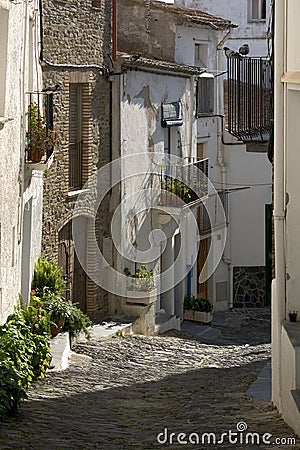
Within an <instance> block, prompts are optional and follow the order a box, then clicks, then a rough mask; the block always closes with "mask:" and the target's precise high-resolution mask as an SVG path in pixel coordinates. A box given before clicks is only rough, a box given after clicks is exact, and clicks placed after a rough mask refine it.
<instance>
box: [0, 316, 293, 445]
mask: <svg viewBox="0 0 300 450" xmlns="http://www.w3.org/2000/svg"><path fill="white" fill-rule="evenodd" d="M251 329H252V330H256V333H257V330H258V328H257V324H256V323H255V321H254V323H252V328H251V327H250V325H249V326H248V327H245V326H244V327H240V328H239V329H236V330H235V332H236V336H231V337H230V336H229V334H230V330H228V329H226V330H225V329H224V330H223V331H224V333H223V335H224V339H223V341H222V339H221V338H222V335H221V338H220V339H219V340H218V341H217V342H215V343H214V344H213V345H212V344H210V345H207V344H205V343H203V342H199V341H197V340H196V339H194V338H192V337H191V336H188V335H185V334H183V333H175V332H173V333H170V334H169V335H167V336H160V337H149V338H148V337H142V336H128V337H122V336H118V337H114V338H111V339H110V340H108V341H104V342H90V343H88V344H80V345H79V344H78V345H77V347H76V348H75V351H76V353H75V354H73V357H72V360H71V365H70V368H69V369H68V370H66V371H64V372H60V373H48V374H47V377H46V379H44V380H41V381H39V382H38V383H36V384H35V386H34V387H32V388H31V390H30V392H29V399H28V400H27V401H26V402H25V403H24V404H23V405H22V408H21V411H20V414H19V416H18V417H17V418H10V419H7V420H5V421H4V422H2V423H1V425H0V448H1V449H18V450H21V449H26V450H48V449H51V450H59V449H62V450H63V449H70V450H76V449H97V450H102V449H103V450H106V449H107V450H115V449H116V450H119V449H126V450H127V449H128V450H130V449H138V450H150V449H152V448H172V449H173V448H174V449H179V448H189V449H202V448H203V449H204V448H228V449H229V448H243V449H245V450H249V449H252V448H253V449H254V448H270V447H272V448H276V449H283V448H288V449H293V448H300V445H299V441H298V443H297V444H296V445H287V446H285V445H281V444H275V445H262V444H261V445H260V446H259V447H258V446H257V445H249V444H248V445H239V444H229V443H228V441H227V442H226V441H224V443H223V444H222V445H221V444H220V445H218V444H215V445H210V446H209V445H207V444H205V445H196V444H195V445H194V444H178V443H177V444H175V443H173V444H167V443H166V444H164V443H163V442H164V439H165V435H166V430H165V429H167V430H168V431H167V433H168V442H169V434H170V433H176V435H178V433H186V435H188V436H192V435H191V433H198V435H201V434H202V433H205V432H207V433H208V432H211V433H215V434H216V436H217V437H220V436H221V434H222V433H226V432H229V430H230V429H231V430H233V431H236V430H237V428H236V427H237V423H239V422H245V423H246V425H247V427H248V430H247V431H248V432H253V433H254V432H256V433H259V434H260V435H261V436H262V435H264V434H265V433H270V434H271V435H272V437H271V438H270V439H271V441H272V442H273V441H274V442H275V438H283V440H282V441H281V442H283V443H285V442H287V439H288V438H290V437H293V436H294V435H293V432H292V431H291V430H290V429H289V428H288V427H287V426H286V425H285V424H284V422H283V421H282V420H281V419H280V417H279V416H278V414H277V412H276V410H274V409H273V408H272V406H271V404H270V403H268V402H267V401H263V400H258V399H252V398H250V397H247V396H246V394H245V393H246V391H247V388H248V386H249V385H250V384H251V383H252V382H253V381H254V380H255V379H256V378H257V375H258V374H259V372H260V371H261V369H262V368H263V367H264V366H265V364H266V363H267V362H268V361H269V357H270V344H269V343H268V342H267V341H268V338H267V339H266V336H265V335H264V336H263V335H262V339H260V343H259V342H257V340H259V339H258V337H257V335H256V336H255V339H254V340H253V339H252V342H250V344H249V343H248V344H247V343H236V344H233V343H232V340H233V339H235V340H236V342H238V341H240V342H243V341H245V340H246V339H239V338H241V337H243V336H244V337H245V333H246V334H247V332H248V333H249V332H250V330H251ZM243 333H244V334H243ZM249 341H251V339H249ZM160 433H164V434H161V435H160V440H161V442H162V443H161V444H159V443H158V442H157V436H158V435H159V434H160ZM194 437H195V436H194ZM172 439H173V438H172Z"/></svg>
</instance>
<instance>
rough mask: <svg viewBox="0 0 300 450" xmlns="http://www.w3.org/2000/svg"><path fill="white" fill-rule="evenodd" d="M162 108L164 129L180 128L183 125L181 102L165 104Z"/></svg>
mask: <svg viewBox="0 0 300 450" xmlns="http://www.w3.org/2000/svg"><path fill="white" fill-rule="evenodd" d="M161 107H162V119H161V122H162V126H163V127H165V128H166V127H172V126H180V125H182V124H183V121H182V115H181V103H180V102H172V103H163V104H162V105H161Z"/></svg>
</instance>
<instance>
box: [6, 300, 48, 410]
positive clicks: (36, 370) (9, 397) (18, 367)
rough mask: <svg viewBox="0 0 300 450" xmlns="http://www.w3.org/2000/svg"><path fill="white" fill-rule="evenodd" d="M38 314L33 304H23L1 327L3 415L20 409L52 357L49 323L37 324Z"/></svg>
mask: <svg viewBox="0 0 300 450" xmlns="http://www.w3.org/2000/svg"><path fill="white" fill-rule="evenodd" d="M37 314H38V313H37ZM34 316H35V315H34V314H33V311H32V309H31V307H26V308H25V309H22V308H20V309H19V310H17V311H16V312H15V313H14V314H11V315H10V316H9V317H8V319H7V321H6V323H5V324H4V325H2V326H1V327H0V415H1V416H4V415H6V414H9V413H13V412H15V411H16V410H17V408H18V405H19V403H20V401H21V400H22V399H24V398H26V389H27V388H28V386H29V384H30V382H31V381H32V380H33V379H35V378H37V377H39V376H44V373H45V371H46V368H47V367H48V365H49V362H50V360H51V354H50V343H49V334H48V330H47V327H45V328H44V327H43V326H42V325H41V326H40V327H38V328H36V327H35V319H33V320H32V318H33V317H34ZM44 317H46V316H44ZM42 322H43V320H42ZM46 322H47V321H45V322H44V323H46ZM32 329H36V330H38V334H36V333H34V332H32Z"/></svg>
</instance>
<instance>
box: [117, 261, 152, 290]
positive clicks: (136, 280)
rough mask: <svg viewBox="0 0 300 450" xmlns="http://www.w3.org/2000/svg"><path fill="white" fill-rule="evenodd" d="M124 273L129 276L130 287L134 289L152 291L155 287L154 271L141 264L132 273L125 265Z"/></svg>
mask: <svg viewBox="0 0 300 450" xmlns="http://www.w3.org/2000/svg"><path fill="white" fill-rule="evenodd" d="M124 273H125V275H126V276H127V277H130V278H131V284H130V288H131V289H133V290H136V291H148V292H149V291H152V290H153V289H154V288H155V280H154V271H153V269H151V270H147V267H146V266H141V268H140V269H137V270H136V272H135V273H134V274H131V272H130V270H129V269H128V267H125V269H124Z"/></svg>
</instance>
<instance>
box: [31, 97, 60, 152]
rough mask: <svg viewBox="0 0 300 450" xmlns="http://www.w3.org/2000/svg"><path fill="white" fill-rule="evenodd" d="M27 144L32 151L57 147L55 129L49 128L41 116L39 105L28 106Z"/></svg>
mask: <svg viewBox="0 0 300 450" xmlns="http://www.w3.org/2000/svg"><path fill="white" fill-rule="evenodd" d="M26 140H27V144H28V146H29V147H30V148H31V149H39V150H47V149H49V148H52V147H53V146H54V145H55V142H56V137H55V132H54V129H49V128H47V124H46V119H45V118H44V117H43V116H42V115H41V112H40V110H39V107H38V105H37V104H36V103H35V102H32V103H30V104H29V105H28V131H27V133H26Z"/></svg>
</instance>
